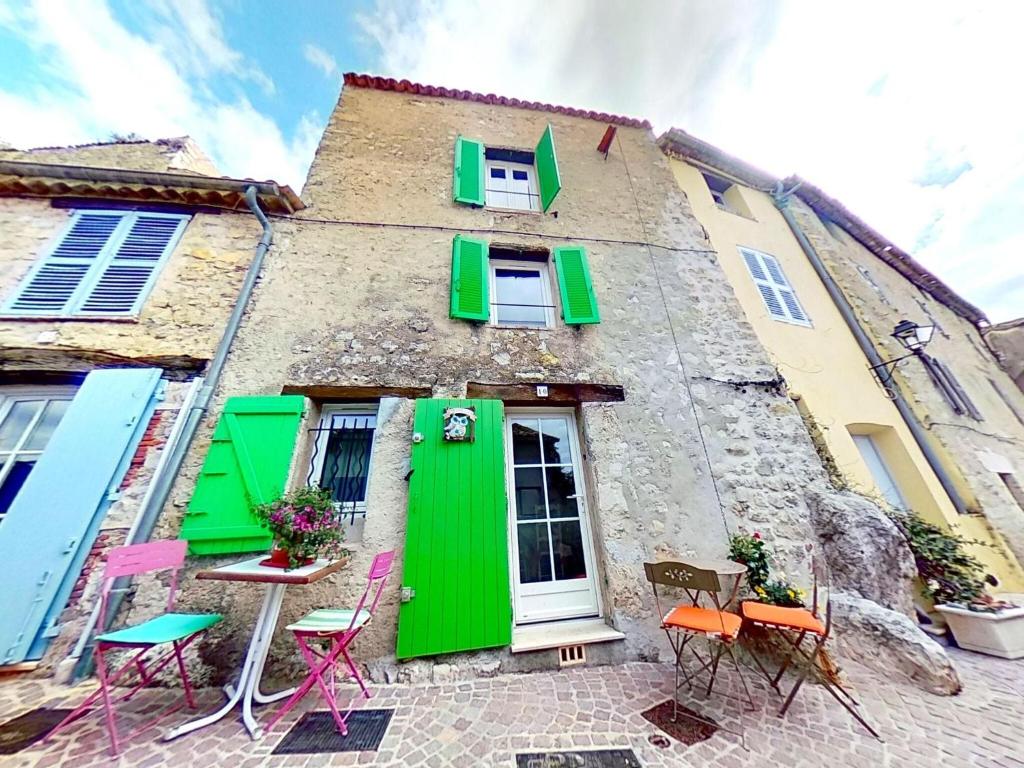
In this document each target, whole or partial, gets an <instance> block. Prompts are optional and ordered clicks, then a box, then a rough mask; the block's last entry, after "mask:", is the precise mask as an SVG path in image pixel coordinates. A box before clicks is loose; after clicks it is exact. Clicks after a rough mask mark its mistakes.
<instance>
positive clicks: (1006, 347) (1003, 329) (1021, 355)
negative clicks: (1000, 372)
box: [985, 318, 1024, 420]
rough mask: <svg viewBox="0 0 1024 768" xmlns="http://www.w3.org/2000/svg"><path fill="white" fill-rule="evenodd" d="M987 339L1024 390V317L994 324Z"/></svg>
mask: <svg viewBox="0 0 1024 768" xmlns="http://www.w3.org/2000/svg"><path fill="white" fill-rule="evenodd" d="M985 341H987V342H988V346H989V348H990V349H991V350H992V351H993V352H994V353H995V356H996V358H997V359H998V360H999V362H1000V363H1001V364H1002V366H1003V368H1004V369H1005V370H1006V372H1007V373H1008V374H1010V378H1011V379H1013V380H1014V381H1015V382H1016V383H1017V388H1018V389H1020V390H1021V391H1022V392H1024V318H1019V319H1017V320H1011V321H1009V322H1006V323H999V324H998V325H993V326H992V327H991V328H989V329H988V330H987V331H985ZM1021 419H1022V420H1024V415H1022V416H1021Z"/></svg>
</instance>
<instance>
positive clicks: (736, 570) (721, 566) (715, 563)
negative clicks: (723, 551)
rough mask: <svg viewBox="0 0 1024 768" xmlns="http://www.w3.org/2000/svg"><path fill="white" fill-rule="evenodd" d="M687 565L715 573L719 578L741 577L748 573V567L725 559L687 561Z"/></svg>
mask: <svg viewBox="0 0 1024 768" xmlns="http://www.w3.org/2000/svg"><path fill="white" fill-rule="evenodd" d="M686 564H687V565H692V566H693V567H694V568H699V569H700V570H702V571H714V572H715V573H717V574H718V575H719V576H739V575H741V574H744V573H746V572H747V566H745V565H744V564H743V563H737V562H736V561H735V560H726V559H725V558H722V559H721V560H717V559H714V558H700V559H697V560H687V561H686Z"/></svg>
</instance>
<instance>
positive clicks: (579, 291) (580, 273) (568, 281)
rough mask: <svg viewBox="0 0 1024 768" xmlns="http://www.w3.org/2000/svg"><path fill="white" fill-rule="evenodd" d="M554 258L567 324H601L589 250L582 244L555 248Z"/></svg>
mask: <svg viewBox="0 0 1024 768" xmlns="http://www.w3.org/2000/svg"><path fill="white" fill-rule="evenodd" d="M554 259H555V272H556V273H557V274H558V290H559V293H560V294H561V297H562V319H563V320H565V323H566V325H587V324H591V323H600V322H601V315H600V313H599V312H598V309H597V297H596V296H595V295H594V284H593V282H592V281H591V279H590V266H589V265H588V264H587V251H586V249H584V248H583V246H580V245H567V246H562V247H560V248H555V251H554Z"/></svg>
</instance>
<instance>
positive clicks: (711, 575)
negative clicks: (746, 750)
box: [644, 562, 755, 739]
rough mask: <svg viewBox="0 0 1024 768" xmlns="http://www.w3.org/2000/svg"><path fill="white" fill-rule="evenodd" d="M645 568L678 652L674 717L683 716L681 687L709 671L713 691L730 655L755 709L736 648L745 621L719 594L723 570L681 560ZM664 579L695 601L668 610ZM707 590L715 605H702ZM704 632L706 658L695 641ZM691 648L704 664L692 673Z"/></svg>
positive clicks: (670, 641)
mask: <svg viewBox="0 0 1024 768" xmlns="http://www.w3.org/2000/svg"><path fill="white" fill-rule="evenodd" d="M644 571H645V572H646V573H647V580H648V581H649V582H650V583H651V588H652V589H653V590H654V602H655V605H656V606H657V609H658V615H659V616H661V617H662V620H661V628H662V629H664V630H665V634H666V635H667V636H668V641H669V643H670V644H671V646H672V651H673V652H674V653H675V665H674V667H675V688H674V690H673V694H672V699H673V702H674V709H673V714H672V719H673V721H675V720H677V719H678V718H679V689H680V688H682V686H683V685H686V686H687V687H692V683H693V681H694V680H696V678H697V675H698V674H699V673H700V672H705V671H706V672H708V673H709V675H708V684H707V690H706V692H705V696H710V695H711V691H712V689H713V688H714V685H715V678H716V677H717V675H718V664H719V662H720V661H721V659H722V656H723V655H725V654H728V655H729V658H730V659H732V663H733V666H734V667H735V668H736V673H737V675H739V679H740V683H741V684H742V686H743V692H744V693H745V694H746V698H747V701H748V702H749V704H750V708H751V709H754V708H755V707H754V700H753V699H752V698H751V696H750V690H749V689H748V688H747V681H746V680H745V679H744V677H743V672H742V670H741V669H740V665H739V662H738V661H737V660H736V656H735V654H734V653H733V644H734V643H735V642H736V641H737V639H738V637H739V634H740V626H741V625H742V623H743V620H742V619H741V618H740V617H739V616H737V615H736V614H735V613H732V612H730V611H724V610H722V606H721V603H720V602H719V599H718V593H719V592H720V591H721V589H722V587H721V584H720V583H719V580H718V574H717V573H715V572H714V571H706V570H701V569H700V568H694V567H693V566H691V565H687V564H686V563H678V562H661V563H644ZM659 584H660V585H661V586H663V587H676V588H678V589H682V590H684V591H685V592H686V595H687V597H688V600H689V602H683V603H680V604H679V605H677V606H675V607H674V608H673V609H672V610H670V611H669V612H668V613H663V612H662V607H661V597H660V595H659V594H658V585H659ZM702 593H706V594H707V595H708V598H709V599H710V601H711V603H712V605H713V606H714V607H713V608H709V607H705V606H702V605H701V604H700V601H701V595H702ZM699 637H703V638H704V639H705V640H706V641H707V646H708V657H707V658H706V659H705V658H704V657H702V656H701V654H700V653H699V652H698V650H697V648H696V645H695V644H694V643H693V641H694V640H695V639H696V638H699ZM687 649H689V650H690V652H691V653H692V655H693V656H694V657H695V658H696V659H697V661H698V663H699V668H698V669H697V670H696V671H694V672H690V671H689V669H687V667H686V666H685V665H684V664H683V654H684V651H686V650H687ZM680 678H682V681H680ZM684 714H686V716H687V717H689V718H690V719H692V720H697V721H699V722H702V723H705V724H707V725H713V726H715V727H717V728H722V726H720V725H719V724H718V723H714V722H711V721H710V720H705V719H704V718H701V717H699V716H696V715H690V714H688V713H684ZM722 730H726V731H729V732H730V733H735V734H736V735H737V736H739V737H740V739H743V738H744V735H743V732H742V731H732V730H730V729H728V728H722Z"/></svg>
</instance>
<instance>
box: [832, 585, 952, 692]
mask: <svg viewBox="0 0 1024 768" xmlns="http://www.w3.org/2000/svg"><path fill="white" fill-rule="evenodd" d="M832 628H833V629H832V631H833V634H834V635H835V637H836V640H837V642H838V649H839V653H840V654H841V655H842V656H845V657H847V658H851V659H854V660H855V661H858V662H860V663H862V664H864V665H865V666H867V667H870V668H871V669H874V670H877V671H881V672H884V673H885V674H886V675H887V676H890V677H891V678H902V679H903V680H905V681H906V682H909V683H912V684H914V685H917V686H919V687H921V688H924V689H925V690H926V691H930V692H931V693H937V694H942V695H946V696H951V695H953V694H955V693H959V692H960V688H961V684H960V676H959V675H958V674H957V671H956V667H955V666H953V661H952V660H951V659H950V658H949V656H948V655H947V654H946V650H945V649H944V648H943V647H942V646H941V645H939V644H938V643H936V642H935V641H934V640H932V639H931V638H930V637H928V635H926V634H925V633H924V632H922V631H921V630H920V629H919V628H918V627H917V624H916V623H915V622H914V621H913V620H911V619H910V618H908V617H907V616H904V615H903V614H902V613H899V612H897V611H893V610H889V609H888V608H883V607H882V606H881V605H879V604H878V603H876V602H873V601H872V600H866V599H864V598H862V597H858V596H857V595H852V594H849V593H846V592H833V593H832Z"/></svg>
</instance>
